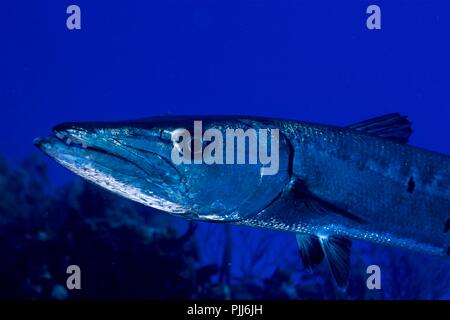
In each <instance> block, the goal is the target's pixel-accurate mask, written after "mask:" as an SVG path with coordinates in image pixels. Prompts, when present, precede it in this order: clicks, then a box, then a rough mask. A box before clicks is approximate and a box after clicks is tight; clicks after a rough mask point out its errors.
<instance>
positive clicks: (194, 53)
mask: <svg viewBox="0 0 450 320" xmlns="http://www.w3.org/2000/svg"><path fill="white" fill-rule="evenodd" d="M70 4H77V5H79V6H80V8H81V26H82V28H81V30H72V31H70V30H68V29H67V28H66V18H67V16H68V15H67V14H66V8H67V6H68V5H70ZM370 4H377V5H379V6H380V8H381V26H382V28H381V30H368V29H367V28H366V19H367V17H368V15H367V14H366V8H367V7H368V6H369V5H370ZM0 30H1V31H0V34H1V50H0V107H1V117H0V136H1V137H2V139H0V153H1V154H3V155H4V156H5V157H6V158H7V159H8V160H9V161H10V162H11V163H16V162H19V161H20V160H21V159H23V158H24V157H25V156H26V155H28V154H30V153H31V152H34V151H35V149H34V147H33V146H32V140H33V138H35V137H37V136H39V135H43V134H47V133H48V132H49V131H50V129H51V127H52V126H53V125H55V124H57V123H59V122H63V121H79V120H123V119H132V118H139V117H144V116H151V115H177V114H199V115H205V114H244V115H258V116H259V115H261V116H268V117H281V118H290V119H300V120H306V121H314V122H320V123H327V124H336V125H346V124H350V123H353V122H356V121H360V120H363V119H366V118H370V117H374V116H378V115H382V114H385V113H390V112H400V113H402V114H405V115H408V116H409V118H410V120H411V121H412V122H413V124H414V127H413V128H414V133H413V136H412V139H411V144H413V145H416V146H420V147H423V148H427V149H431V150H435V151H439V152H442V153H445V154H450V143H449V141H450V140H449V137H450V90H449V89H450V1H440V0H434V1H422V0H401V1H400V0H398V1H376V2H372V1H359V0H358V1H357V0H349V1H299V0H297V1H292V0H286V1H268V0H267V1H263V0H252V1H250V0H241V1H205V0H200V1H197V0H196V1H192V0H167V1H120V2H119V1H114V2H112V1H83V0H75V1H70V2H69V1H57V2H56V1H50V0H45V1H44V0H43V1H32V2H29V1H8V2H7V3H2V9H1V10H0ZM47 164H48V166H49V170H50V178H51V179H50V181H51V182H50V183H51V184H54V185H58V184H60V183H62V182H65V181H69V180H71V179H72V178H73V176H72V174H70V173H68V172H67V171H66V170H64V169H63V168H61V167H59V166H57V165H56V164H54V163H52V162H51V161H47ZM174 221H177V220H174ZM201 228H204V229H202V230H201V231H200V233H202V232H203V233H205V234H208V232H209V233H211V230H210V229H209V228H213V229H212V230H213V231H212V232H213V233H214V230H219V228H222V226H216V225H214V226H204V225H203V224H202V227H201ZM214 228H216V229H214ZM220 230H222V229H220ZM233 230H234V229H233ZM242 230H245V231H242ZM233 232H234V233H236V234H237V233H242V232H244V233H245V234H246V236H245V237H247V238H246V239H247V240H246V241H250V240H248V239H259V238H258V237H260V238H264V237H265V238H267V237H268V235H270V237H272V236H273V238H274V241H273V243H271V244H270V246H269V247H268V248H269V249H270V250H274V251H275V252H277V253H278V251H279V250H280V248H284V247H285V246H286V247H287V248H289V250H290V251H288V252H287V253H286V254H285V255H286V256H292V255H295V253H296V252H295V243H294V242H295V241H294V242H293V243H292V244H291V243H290V244H289V245H286V244H285V243H287V241H290V240H293V239H291V238H289V237H288V236H287V235H284V234H283V235H279V234H278V233H265V232H262V231H255V230H248V229H238V230H234V231H233ZM252 235H253V236H252ZM236 237H237V239H241V238H239V236H236ZM202 239H203V241H202V245H203V246H206V247H208V246H209V242H208V241H210V240H211V236H208V235H206V236H203V238H202ZM211 241H212V242H214V241H215V242H217V243H216V244H215V245H216V246H219V247H220V245H221V241H220V239H219V240H217V239H216V240H214V241H213V240H211ZM253 241H255V240H253ZM247 245H248V242H245V241H244V240H242V241H241V240H235V247H236V249H235V250H234V254H235V255H239V256H245V255H246V251H247V250H246V248H247ZM255 245H256V244H255ZM209 250H211V249H209ZM286 250H288V249H286ZM283 255H284V254H283ZM212 256H214V255H212ZM205 259H207V258H205ZM208 259H209V258H208ZM210 259H211V261H212V260H214V259H216V260H217V259H218V260H220V259H221V257H217V256H215V257H212V258H210ZM416 259H417V261H419V262H418V264H420V261H422V260H420V259H427V258H426V257H422V256H420V257H417V258H416ZM267 260H268V261H266V262H265V263H264V264H265V266H263V267H259V268H260V269H259V270H258V271H255V272H256V273H258V274H260V273H271V272H272V271H273V269H275V268H276V266H277V263H278V262H279V261H278V262H277V263H275V262H273V260H277V259H276V257H269V258H267ZM294 260H295V259H294ZM243 263H244V264H245V263H247V264H248V263H249V262H248V261H247V262H243ZM236 268H237V267H236ZM430 281H431V280H430ZM448 292H450V289H449V290H448Z"/></svg>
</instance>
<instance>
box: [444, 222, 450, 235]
mask: <svg viewBox="0 0 450 320" xmlns="http://www.w3.org/2000/svg"><path fill="white" fill-rule="evenodd" d="M448 230H450V219H447V222H445V226H444V233H445V232H447V231H448Z"/></svg>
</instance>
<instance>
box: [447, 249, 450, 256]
mask: <svg viewBox="0 0 450 320" xmlns="http://www.w3.org/2000/svg"><path fill="white" fill-rule="evenodd" d="M447 255H448V256H450V247H448V248H447Z"/></svg>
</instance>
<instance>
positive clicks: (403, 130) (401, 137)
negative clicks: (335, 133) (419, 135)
mask: <svg viewBox="0 0 450 320" xmlns="http://www.w3.org/2000/svg"><path fill="white" fill-rule="evenodd" d="M348 128H350V129H353V130H358V131H363V132H366V133H369V134H373V135H375V136H378V137H383V138H387V139H391V140H394V141H397V142H401V143H407V142H408V140H409V137H410V136H411V133H412V123H411V121H409V120H408V118H407V117H406V116H402V115H401V114H399V113H390V114H386V115H384V116H381V117H376V118H372V119H369V120H365V121H361V122H358V123H355V124H352V125H349V126H348Z"/></svg>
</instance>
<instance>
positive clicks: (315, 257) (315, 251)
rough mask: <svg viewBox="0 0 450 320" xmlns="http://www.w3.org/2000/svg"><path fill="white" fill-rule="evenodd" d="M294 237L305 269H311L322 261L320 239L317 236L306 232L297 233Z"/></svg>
mask: <svg viewBox="0 0 450 320" xmlns="http://www.w3.org/2000/svg"><path fill="white" fill-rule="evenodd" d="M296 238H297V244H298V248H299V250H300V256H301V258H302V262H303V265H304V266H305V268H306V269H308V270H310V271H312V269H313V268H314V267H315V266H316V265H318V264H319V263H321V262H322V260H323V257H324V254H323V250H322V245H321V244H320V240H319V238H318V237H317V236H310V235H307V234H297V235H296Z"/></svg>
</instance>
